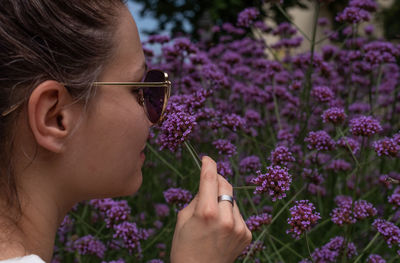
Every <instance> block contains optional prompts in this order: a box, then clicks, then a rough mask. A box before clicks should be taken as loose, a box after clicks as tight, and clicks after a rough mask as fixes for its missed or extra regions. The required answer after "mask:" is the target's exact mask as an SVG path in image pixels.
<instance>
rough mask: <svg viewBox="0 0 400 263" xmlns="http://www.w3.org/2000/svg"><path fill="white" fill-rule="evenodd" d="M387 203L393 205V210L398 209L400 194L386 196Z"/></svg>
mask: <svg viewBox="0 0 400 263" xmlns="http://www.w3.org/2000/svg"><path fill="white" fill-rule="evenodd" d="M388 201H389V203H390V204H392V205H394V207H393V209H396V208H399V207H400V193H396V191H395V193H393V194H392V195H391V196H388Z"/></svg>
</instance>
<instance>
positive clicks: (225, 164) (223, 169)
mask: <svg viewBox="0 0 400 263" xmlns="http://www.w3.org/2000/svg"><path fill="white" fill-rule="evenodd" d="M217 172H218V174H220V175H222V176H223V177H224V178H228V177H231V176H233V171H232V167H231V164H230V163H229V161H219V162H217Z"/></svg>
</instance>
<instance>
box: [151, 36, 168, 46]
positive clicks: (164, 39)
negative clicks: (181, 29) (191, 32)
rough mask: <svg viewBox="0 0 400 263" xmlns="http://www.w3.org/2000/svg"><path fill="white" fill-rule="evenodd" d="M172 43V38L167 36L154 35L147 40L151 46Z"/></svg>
mask: <svg viewBox="0 0 400 263" xmlns="http://www.w3.org/2000/svg"><path fill="white" fill-rule="evenodd" d="M169 41H171V39H170V37H169V36H167V35H152V36H149V37H148V38H147V43H149V44H155V43H158V44H165V43H168V42H169Z"/></svg>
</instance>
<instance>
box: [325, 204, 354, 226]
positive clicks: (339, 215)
mask: <svg viewBox="0 0 400 263" xmlns="http://www.w3.org/2000/svg"><path fill="white" fill-rule="evenodd" d="M336 203H337V204H338V207H337V208H334V209H333V210H332V212H331V213H330V216H331V217H332V222H333V223H335V224H337V225H339V226H343V225H345V224H354V223H355V222H356V221H357V220H356V219H355V218H354V216H353V213H352V211H351V206H352V200H351V198H350V200H348V199H342V200H340V199H339V200H336Z"/></svg>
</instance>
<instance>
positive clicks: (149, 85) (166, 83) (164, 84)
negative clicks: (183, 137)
mask: <svg viewBox="0 0 400 263" xmlns="http://www.w3.org/2000/svg"><path fill="white" fill-rule="evenodd" d="M151 71H159V72H162V73H163V74H164V79H165V81H162V82H99V81H96V82H93V85H94V86H132V87H135V90H141V92H139V95H140V98H139V104H140V105H142V106H143V108H144V109H145V112H146V115H147V118H148V119H149V120H150V116H149V112H148V111H147V106H146V103H145V101H144V95H143V90H142V88H159V87H165V88H166V89H167V90H166V92H165V93H164V104H163V107H162V110H161V115H160V117H159V119H158V120H157V122H152V123H153V124H159V123H160V122H161V121H162V120H163V118H164V113H165V109H166V108H167V103H168V99H169V97H170V96H171V86H172V84H171V81H169V80H168V74H167V73H166V72H164V71H161V70H157V69H152V70H149V71H147V72H146V74H145V77H146V76H147V74H148V73H149V72H151ZM22 104H23V101H21V102H19V103H16V104H14V105H12V106H11V107H10V108H8V109H7V110H5V111H3V112H2V113H1V116H2V117H5V116H7V115H8V114H10V113H11V112H13V111H14V110H16V109H17V108H18V107H19V106H21V105H22ZM150 121H151V120H150Z"/></svg>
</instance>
